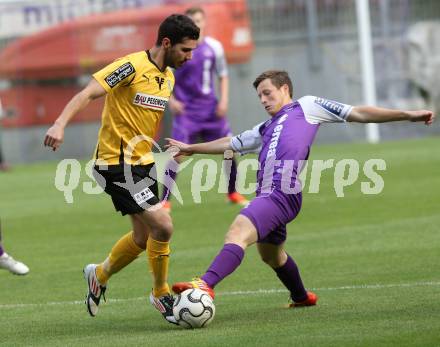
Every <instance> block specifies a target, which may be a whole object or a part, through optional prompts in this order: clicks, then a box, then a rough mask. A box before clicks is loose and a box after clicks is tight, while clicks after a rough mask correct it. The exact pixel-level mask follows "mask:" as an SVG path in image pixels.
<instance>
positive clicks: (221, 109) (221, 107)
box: [215, 101, 228, 118]
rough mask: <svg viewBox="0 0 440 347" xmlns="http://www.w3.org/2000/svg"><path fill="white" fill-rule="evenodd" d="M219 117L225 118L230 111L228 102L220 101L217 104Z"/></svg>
mask: <svg viewBox="0 0 440 347" xmlns="http://www.w3.org/2000/svg"><path fill="white" fill-rule="evenodd" d="M215 112H216V114H217V117H218V118H223V117H225V116H226V113H227V112H228V104H227V103H226V102H223V101H220V102H219V103H218V104H217V109H216V110H215Z"/></svg>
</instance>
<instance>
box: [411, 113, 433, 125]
mask: <svg viewBox="0 0 440 347" xmlns="http://www.w3.org/2000/svg"><path fill="white" fill-rule="evenodd" d="M408 114H409V120H410V121H411V122H425V124H426V125H431V124H432V123H433V122H434V119H435V114H434V113H433V112H432V111H428V110H419V111H408Z"/></svg>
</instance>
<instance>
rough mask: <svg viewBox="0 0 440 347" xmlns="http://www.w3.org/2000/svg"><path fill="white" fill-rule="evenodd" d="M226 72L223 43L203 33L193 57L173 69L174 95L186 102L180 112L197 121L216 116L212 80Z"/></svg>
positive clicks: (215, 99) (224, 74)
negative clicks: (203, 36)
mask: <svg viewBox="0 0 440 347" xmlns="http://www.w3.org/2000/svg"><path fill="white" fill-rule="evenodd" d="M227 74H228V71H227V64H226V59H225V55H224V51H223V46H222V45H221V43H220V42H219V41H217V40H215V39H213V38H211V37H205V38H204V40H203V41H202V42H201V43H200V44H199V45H198V46H197V48H196V49H195V50H194V51H193V57H192V59H191V60H189V61H187V62H186V63H185V64H183V66H182V67H181V68H179V69H177V70H176V71H175V73H174V75H175V79H176V83H175V86H174V97H175V98H176V99H177V100H179V101H180V102H183V104H184V105H185V113H184V114H183V116H186V117H188V118H189V119H191V120H193V121H196V122H200V121H202V122H206V121H212V120H217V116H216V113H215V111H216V108H217V102H218V100H217V97H216V95H215V84H214V82H215V79H216V78H217V77H222V76H227Z"/></svg>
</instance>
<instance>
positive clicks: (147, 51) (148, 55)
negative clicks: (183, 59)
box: [145, 49, 167, 72]
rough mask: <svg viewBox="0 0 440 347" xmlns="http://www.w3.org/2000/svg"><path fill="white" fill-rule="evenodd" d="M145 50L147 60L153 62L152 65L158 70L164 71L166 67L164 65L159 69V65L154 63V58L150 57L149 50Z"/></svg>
mask: <svg viewBox="0 0 440 347" xmlns="http://www.w3.org/2000/svg"><path fill="white" fill-rule="evenodd" d="M145 52H146V53H147V58H148V60H149V61H150V63H151V64H153V65H154V66H155V67H156V68H157V69H158V70H159V71H160V72H165V70H166V68H167V67H166V66H165V68H164V69H163V70H161V69H160V68H159V66H157V65H156V63H155V62H154V60H153V59H151V55H150V51H149V50H148V49H147V50H146V51H145Z"/></svg>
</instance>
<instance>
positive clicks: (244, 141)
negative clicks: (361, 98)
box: [231, 96, 352, 196]
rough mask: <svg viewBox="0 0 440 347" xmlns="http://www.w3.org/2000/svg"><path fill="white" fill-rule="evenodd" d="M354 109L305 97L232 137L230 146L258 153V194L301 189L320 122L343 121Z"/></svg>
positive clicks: (321, 99)
mask: <svg viewBox="0 0 440 347" xmlns="http://www.w3.org/2000/svg"><path fill="white" fill-rule="evenodd" d="M351 108H352V107H351V106H350V105H345V104H341V103H338V102H335V101H331V100H326V99H323V98H318V97H315V96H305V97H303V98H300V99H299V100H298V101H296V102H294V103H291V104H288V105H285V106H284V107H282V108H281V110H280V111H279V112H278V113H277V114H276V115H275V116H273V117H272V118H271V119H269V120H268V121H266V122H264V123H261V124H259V125H257V126H256V127H254V128H253V129H252V130H248V131H245V132H243V133H241V134H240V135H237V136H235V137H233V138H232V139H231V146H232V148H233V149H234V150H235V151H236V152H239V153H241V154H245V153H249V152H259V157H258V161H259V170H258V172H257V184H258V188H257V196H259V195H260V194H264V193H269V194H270V193H271V192H272V191H273V190H274V189H275V190H278V191H281V192H283V193H289V192H292V191H294V190H296V191H297V192H298V191H299V190H298V186H297V185H298V182H297V175H298V165H301V163H302V162H304V161H305V160H307V158H308V156H309V152H310V148H311V146H312V143H313V140H314V139H315V135H316V132H317V131H318V128H319V125H320V123H322V122H343V121H345V120H346V118H347V116H348V114H349V113H350V111H351ZM295 184H296V185H295Z"/></svg>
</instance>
